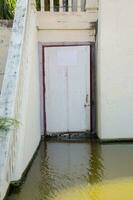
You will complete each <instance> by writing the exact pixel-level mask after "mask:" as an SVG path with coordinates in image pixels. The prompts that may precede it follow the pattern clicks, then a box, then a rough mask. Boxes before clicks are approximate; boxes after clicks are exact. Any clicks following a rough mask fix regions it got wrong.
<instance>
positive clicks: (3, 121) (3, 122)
mask: <svg viewBox="0 0 133 200" xmlns="http://www.w3.org/2000/svg"><path fill="white" fill-rule="evenodd" d="M18 125H19V122H18V121H17V120H16V119H12V118H9V117H0V130H3V131H7V130H9V129H10V128H15V127H18Z"/></svg>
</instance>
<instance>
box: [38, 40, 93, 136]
mask: <svg viewBox="0 0 133 200" xmlns="http://www.w3.org/2000/svg"><path fill="white" fill-rule="evenodd" d="M65 46H66V47H68V46H70V47H71V46H90V55H88V56H90V126H91V130H90V131H91V133H92V135H93V134H95V132H96V110H95V109H94V107H95V106H96V84H95V80H96V70H95V68H96V67H95V43H94V42H70V43H69V42H65V43H64V42H63V43H62V42H59V43H53V42H52V43H39V65H40V96H41V106H42V107H43V109H41V110H40V112H41V121H42V126H43V127H41V128H42V129H43V135H44V136H46V128H47V127H46V126H47V125H46V105H45V56H44V55H45V54H44V53H45V48H47V47H65Z"/></svg>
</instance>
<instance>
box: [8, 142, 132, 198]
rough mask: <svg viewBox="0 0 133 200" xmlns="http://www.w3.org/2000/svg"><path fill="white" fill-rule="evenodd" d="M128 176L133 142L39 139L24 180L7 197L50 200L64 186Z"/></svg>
mask: <svg viewBox="0 0 133 200" xmlns="http://www.w3.org/2000/svg"><path fill="white" fill-rule="evenodd" d="M128 177H129V178H133V143H127V144H126V143H121V144H118V143H116V144H99V143H98V142H96V141H93V142H77V143H76V142H51V141H48V142H42V144H41V146H40V148H39V151H38V153H37V156H36V158H35V160H34V162H33V164H32V167H31V168H30V170H29V173H28V175H27V177H26V179H25V180H24V183H23V184H22V186H21V187H20V188H18V189H16V190H14V191H12V193H10V195H9V196H8V198H7V199H8V200H50V199H51V196H53V195H54V193H55V192H60V191H62V190H64V189H68V188H73V187H79V186H82V187H83V186H86V184H88V183H90V184H92V185H93V184H95V183H101V182H104V181H107V180H115V179H119V178H128ZM93 199H94V198H93ZM62 200H63V199H62ZM73 200H74V199H73Z"/></svg>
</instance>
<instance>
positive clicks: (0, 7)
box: [0, 0, 16, 19]
mask: <svg viewBox="0 0 133 200" xmlns="http://www.w3.org/2000/svg"><path fill="white" fill-rule="evenodd" d="M15 7H16V0H0V19H13V17H14V13H15Z"/></svg>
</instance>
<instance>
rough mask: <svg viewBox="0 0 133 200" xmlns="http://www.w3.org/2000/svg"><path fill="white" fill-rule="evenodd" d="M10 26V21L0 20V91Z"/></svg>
mask: <svg viewBox="0 0 133 200" xmlns="http://www.w3.org/2000/svg"><path fill="white" fill-rule="evenodd" d="M11 27H12V22H10V21H9V22H8V21H6V20H0V91H1V88H2V82H3V76H4V72H5V65H6V59H7V54H8V47H9V41H10V36H11Z"/></svg>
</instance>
